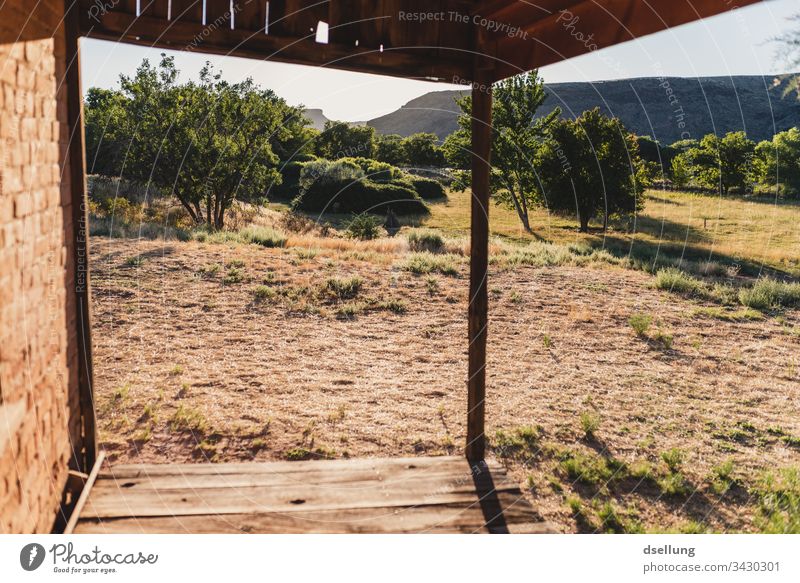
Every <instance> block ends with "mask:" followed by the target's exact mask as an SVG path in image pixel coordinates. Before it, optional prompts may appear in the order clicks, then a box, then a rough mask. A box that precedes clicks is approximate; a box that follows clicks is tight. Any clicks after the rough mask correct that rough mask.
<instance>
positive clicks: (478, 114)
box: [466, 57, 492, 462]
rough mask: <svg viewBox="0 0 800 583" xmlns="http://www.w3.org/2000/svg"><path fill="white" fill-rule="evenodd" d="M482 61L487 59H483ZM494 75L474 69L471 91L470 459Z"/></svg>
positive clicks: (475, 445)
mask: <svg viewBox="0 0 800 583" xmlns="http://www.w3.org/2000/svg"><path fill="white" fill-rule="evenodd" d="M479 60H480V61H484V60H485V58H483V57H482V58H480V59H479ZM491 76H492V71H491V69H490V68H481V66H478V65H476V67H475V72H474V77H473V79H475V83H474V85H473V89H472V208H471V214H472V216H471V221H470V223H471V226H470V265H469V314H468V318H469V377H468V381H467V391H468V392H467V448H466V455H467V459H469V460H470V461H471V462H476V461H480V460H483V459H484V457H485V449H486V438H485V435H484V416H485V399H486V332H487V329H486V326H487V323H488V295H487V291H486V289H487V288H486V277H487V271H488V267H489V172H490V168H491V166H490V164H491V160H490V156H491V140H492V137H491V129H492V128H491V126H492V85H491Z"/></svg>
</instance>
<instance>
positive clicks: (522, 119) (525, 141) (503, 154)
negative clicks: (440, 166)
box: [443, 71, 561, 233]
mask: <svg viewBox="0 0 800 583" xmlns="http://www.w3.org/2000/svg"><path fill="white" fill-rule="evenodd" d="M493 92H494V100H493V101H492V173H491V177H490V181H489V190H490V193H491V195H492V196H493V198H494V199H495V202H497V203H498V204H500V205H503V206H506V207H509V208H513V209H514V210H515V211H516V213H517V216H518V217H519V220H520V222H521V223H522V227H523V228H524V229H525V231H526V232H528V233H530V232H532V231H531V227H530V220H529V216H528V215H529V211H530V208H531V207H532V206H534V205H536V204H540V203H541V198H540V194H539V193H540V190H539V188H538V187H537V177H536V172H535V171H534V165H533V157H534V155H535V153H536V151H537V149H538V148H539V147H540V145H541V143H542V142H543V141H544V140H545V137H546V135H547V132H548V130H549V128H550V126H551V125H552V124H553V122H554V120H555V119H556V117H557V116H558V115H559V114H560V113H561V110H560V109H559V108H556V109H555V110H553V112H551V113H550V114H548V115H547V116H545V117H542V118H538V119H537V118H535V115H536V111H537V110H538V109H539V106H541V105H542V103H543V102H544V100H545V99H546V97H547V93H545V90H544V82H543V81H542V80H541V78H540V77H539V73H538V71H532V72H530V73H524V74H522V75H517V76H516V77H511V78H509V79H505V80H503V81H500V82H499V83H497V84H496V85H495V86H494V89H493ZM456 103H457V104H458V106H459V107H460V108H461V112H462V113H461V115H459V118H458V125H459V129H458V130H456V131H455V132H454V133H452V134H450V136H448V137H447V139H446V140H445V143H444V147H443V148H444V151H445V156H446V157H447V160H448V162H449V163H450V164H451V165H452V166H453V167H455V168H461V169H462V171H460V172H457V173H456V177H455V181H454V183H453V187H454V188H456V189H461V190H464V189H466V188H468V187H469V178H470V174H469V172H468V171H467V170H466V169H467V168H469V160H470V149H471V133H472V116H471V111H472V98H471V96H469V95H467V96H465V97H463V98H460V99H457V100H456Z"/></svg>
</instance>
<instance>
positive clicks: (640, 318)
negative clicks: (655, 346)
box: [628, 313, 653, 337]
mask: <svg viewBox="0 0 800 583" xmlns="http://www.w3.org/2000/svg"><path fill="white" fill-rule="evenodd" d="M652 323H653V317H652V316H651V315H650V314H642V313H636V314H631V316H630V317H629V318H628V324H630V326H631V328H633V331H634V332H636V335H637V336H639V337H644V336H647V332H648V331H649V330H650V325H651V324H652Z"/></svg>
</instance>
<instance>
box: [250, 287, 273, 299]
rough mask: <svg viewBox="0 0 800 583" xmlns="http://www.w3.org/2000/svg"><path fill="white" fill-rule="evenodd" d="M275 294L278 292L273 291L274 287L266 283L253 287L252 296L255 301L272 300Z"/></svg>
mask: <svg viewBox="0 0 800 583" xmlns="http://www.w3.org/2000/svg"><path fill="white" fill-rule="evenodd" d="M277 295H278V292H276V291H275V288H272V287H270V286H268V285H257V286H256V287H254V288H253V298H254V299H255V300H256V301H257V302H266V301H269V300H273V299H275V297H276V296H277Z"/></svg>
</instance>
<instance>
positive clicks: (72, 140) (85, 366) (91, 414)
mask: <svg viewBox="0 0 800 583" xmlns="http://www.w3.org/2000/svg"><path fill="white" fill-rule="evenodd" d="M79 11H80V8H79V5H78V3H77V2H76V3H72V4H71V5H69V6H68V7H67V12H66V14H65V15H64V28H65V36H66V59H67V63H66V65H67V68H66V79H65V81H66V96H67V121H68V123H69V147H68V151H67V152H68V155H67V164H68V165H69V167H68V168H67V169H66V172H65V173H64V177H63V178H62V180H68V181H69V187H70V195H71V197H72V199H71V206H72V240H71V241H70V243H71V247H72V257H71V260H72V262H73V265H72V268H73V273H74V279H73V286H74V287H73V289H71V290H67V293H70V294H72V293H74V294H75V303H74V305H75V310H76V312H77V313H76V314H75V326H76V328H77V330H76V336H77V341H78V347H77V348H78V387H77V389H78V391H79V397H80V409H81V425H82V432H83V436H82V442H83V443H82V444H80V446H81V449H82V452H81V451H75V452H73V457H74V458H76V459H75V461H76V462H77V464H78V465H79V466H80V469H82V470H83V471H84V472H87V473H88V472H90V471H91V470H92V468H93V467H94V465H95V461H96V460H97V434H96V425H95V409H94V395H93V385H94V375H93V371H92V326H91V322H92V318H91V304H90V285H89V220H88V209H87V207H88V205H87V199H86V158H85V153H84V147H83V95H82V94H81V67H80V50H79V39H78V37H79V35H80V17H79ZM70 389H73V387H70ZM76 445H78V444H73V447H75V446H76ZM81 454H82V455H81ZM79 456H80V458H82V459H80V458H79Z"/></svg>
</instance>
